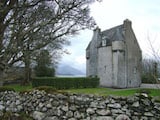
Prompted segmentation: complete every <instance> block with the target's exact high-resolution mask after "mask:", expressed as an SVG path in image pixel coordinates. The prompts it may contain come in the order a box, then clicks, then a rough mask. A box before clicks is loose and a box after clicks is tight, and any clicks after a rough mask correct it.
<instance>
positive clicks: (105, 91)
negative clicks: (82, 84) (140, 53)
mask: <svg viewBox="0 0 160 120" xmlns="http://www.w3.org/2000/svg"><path fill="white" fill-rule="evenodd" d="M5 87H8V88H13V89H14V90H15V91H17V92H20V91H27V90H32V89H33V88H32V86H31V85H28V86H20V85H8V86H5ZM61 91H64V92H68V93H80V94H94V95H100V96H108V95H115V96H130V95H134V94H135V93H137V92H140V91H147V92H148V93H149V94H150V95H151V96H160V89H139V88H133V89H111V88H84V89H69V90H61Z"/></svg>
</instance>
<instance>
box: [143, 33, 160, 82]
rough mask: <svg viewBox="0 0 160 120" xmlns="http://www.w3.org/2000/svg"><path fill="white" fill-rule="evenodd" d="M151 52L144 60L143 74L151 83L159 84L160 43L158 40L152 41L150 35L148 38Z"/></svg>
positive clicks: (149, 51)
mask: <svg viewBox="0 0 160 120" xmlns="http://www.w3.org/2000/svg"><path fill="white" fill-rule="evenodd" d="M147 40H148V45H149V50H148V54H147V55H146V56H145V57H146V58H144V60H143V74H144V75H145V76H148V79H150V80H149V81H150V82H151V83H159V80H158V74H159V68H158V66H159V65H160V48H159V47H157V46H158V43H157V41H156V38H155V39H153V40H151V39H150V37H149V35H148V37H147Z"/></svg>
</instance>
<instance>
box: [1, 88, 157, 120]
mask: <svg viewBox="0 0 160 120" xmlns="http://www.w3.org/2000/svg"><path fill="white" fill-rule="evenodd" d="M5 111H11V112H13V113H16V114H19V113H21V112H25V113H27V114H29V115H30V116H32V117H33V119H35V120H159V119H160V103H156V102H154V100H153V99H152V98H151V97H148V95H147V94H137V95H135V96H132V97H111V96H110V97H100V96H94V95H80V94H61V93H55V94H48V93H46V92H44V91H38V90H34V91H31V92H26V93H17V92H13V91H5V92H0V116H1V115H3V113H4V112H5Z"/></svg>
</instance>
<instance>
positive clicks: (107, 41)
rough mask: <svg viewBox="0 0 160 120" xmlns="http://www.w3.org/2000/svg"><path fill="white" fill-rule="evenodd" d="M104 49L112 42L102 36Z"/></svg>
mask: <svg viewBox="0 0 160 120" xmlns="http://www.w3.org/2000/svg"><path fill="white" fill-rule="evenodd" d="M101 45H102V47H104V46H108V45H110V40H109V38H108V37H107V36H102V44H101Z"/></svg>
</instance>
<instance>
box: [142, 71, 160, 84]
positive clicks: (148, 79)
mask: <svg viewBox="0 0 160 120" xmlns="http://www.w3.org/2000/svg"><path fill="white" fill-rule="evenodd" d="M142 83H151V84H155V83H157V81H156V79H155V78H154V77H153V75H152V74H149V73H148V74H143V75H142Z"/></svg>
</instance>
